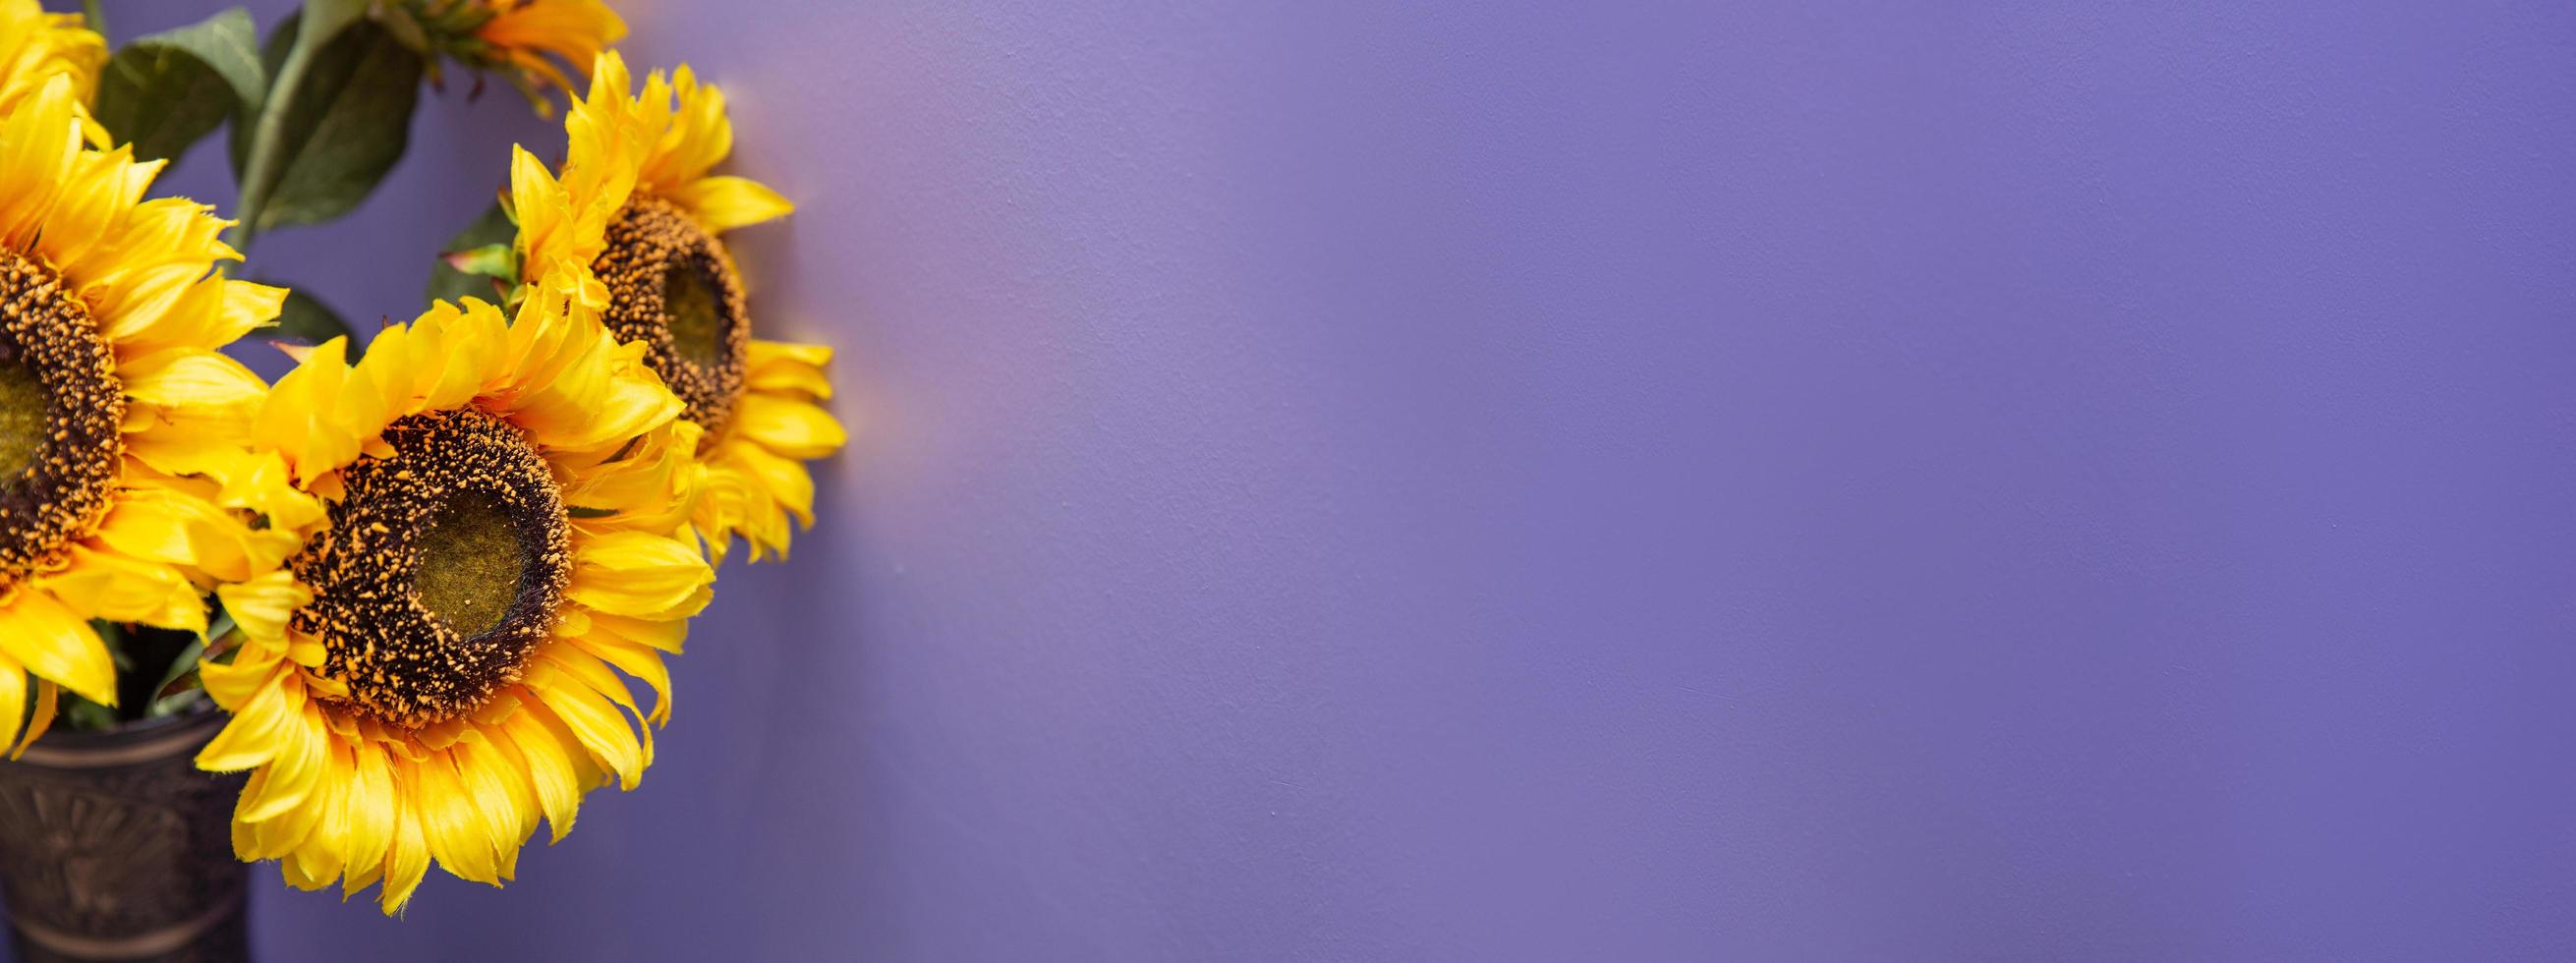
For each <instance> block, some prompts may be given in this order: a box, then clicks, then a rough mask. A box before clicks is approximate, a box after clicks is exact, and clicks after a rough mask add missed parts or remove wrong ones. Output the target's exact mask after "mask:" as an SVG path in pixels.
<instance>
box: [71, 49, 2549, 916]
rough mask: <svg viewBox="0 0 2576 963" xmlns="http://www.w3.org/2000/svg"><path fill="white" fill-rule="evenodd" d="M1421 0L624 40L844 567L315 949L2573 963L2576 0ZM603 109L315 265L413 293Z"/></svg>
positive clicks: (494, 110) (348, 287)
mask: <svg viewBox="0 0 2576 963" xmlns="http://www.w3.org/2000/svg"><path fill="white" fill-rule="evenodd" d="M111 6H113V7H116V8H119V10H120V16H122V17H123V18H124V19H126V20H131V21H134V22H135V25H136V26H137V27H140V26H141V25H142V22H143V21H145V20H147V19H151V20H178V19H185V18H187V17H190V16H193V15H194V14H195V13H196V12H198V11H200V10H203V9H212V8H213V7H214V6H216V4H214V3H211V2H195V0H191V2H188V3H175V2H174V3H167V4H159V5H148V4H147V5H138V4H133V3H118V4H112V5H111ZM255 6H257V7H261V8H265V9H268V10H275V9H280V8H282V7H284V6H285V4H284V3H281V2H276V0H269V2H265V3H262V4H256V5H255ZM1088 6H1105V8H1106V9H1099V10H1089V11H1082V10H1076V9H1074V8H1076V7H1088ZM1393 6H1400V5H1392V4H1373V5H1360V4H1324V5H1320V6H1318V5H1310V4H1284V3H1282V4H1233V5H1209V4H1201V3H1191V2H1148V0H1128V2H1116V3H1110V4H1105V5H1077V4H1060V3H1050V2H1034V0H1018V2H976V3H953V4H911V5H895V4H877V3H837V2H823V0H802V2H774V3H768V4H758V5H741V4H715V3H683V2H679V0H657V2H653V3H638V4H633V5H631V9H632V11H633V12H632V20H633V22H634V25H635V32H636V37H635V40H634V42H633V43H632V44H631V45H630V46H629V55H630V57H632V58H633V59H635V60H637V61H640V62H642V63H645V64H667V63H671V62H673V61H674V60H675V59H676V58H678V57H681V56H686V57H688V58H690V59H691V60H693V61H694V62H695V63H697V64H698V65H699V66H700V67H701V68H702V69H703V70H704V71H705V72H706V73H707V74H709V75H711V76H712V77H714V78H715V79H717V80H719V81H722V82H724V83H726V84H728V85H729V90H730V92H731V93H732V94H733V96H734V103H735V111H734V113H735V118H736V120H737V121H738V123H739V125H740V128H741V132H742V137H741V143H742V145H743V150H742V151H741V155H742V156H741V162H740V164H739V165H738V169H739V170H741V171H743V172H745V173H749V174H753V175H756V176H759V177H761V178H763V179H766V180H768V181H769V182H771V183H773V184H775V185H777V186H779V187H780V188H781V189H783V190H784V191H785V192H786V193H787V194H788V195H789V196H791V197H794V198H796V199H797V200H798V201H799V202H800V203H801V204H802V205H803V210H802V211H801V213H799V214H798V215H797V216H796V217H795V218H794V219H793V220H792V221H791V222H789V223H788V224H786V225H785V226H782V227H774V228H759V229H754V230H752V231H750V232H747V233H746V234H744V235H742V236H741V239H740V244H739V251H740V254H741V256H742V258H743V260H744V262H745V263H746V264H747V265H748V267H749V269H750V271H751V272H752V274H753V276H754V281H755V283H756V284H757V285H758V293H757V295H756V301H755V305H756V308H757V310H758V312H759V313H760V315H761V317H762V324H764V325H765V326H766V327H767V329H768V330H769V331H770V332H771V333H773V334H776V335H782V336H793V337H800V338H811V339H817V340H823V341H828V342H831V343H833V344H836V345H838V346H839V347H840V348H841V350H842V352H843V355H842V359H843V360H842V363H841V367H840V378H841V382H842V384H843V385H845V386H846V389H847V393H846V395H845V396H844V398H843V400H842V402H841V411H842V413H843V415H844V417H845V418H847V419H848V420H849V421H850V422H851V423H852V424H853V425H854V426H855V428H856V437H857V441H856V442H855V443H854V445H853V446H852V448H851V450H850V452H849V453H848V454H847V455H846V456H844V457H843V458H842V459H840V460H839V461H838V462H837V463H835V464H832V465H830V466H827V467H826V468H824V470H823V471H822V474H821V484H822V490H823V495H822V502H823V509H824V511H825V512H826V513H827V519H828V520H827V522H826V525H825V527H824V528H823V529H822V530H820V531H818V532H816V533H814V534H812V535H810V536H808V537H807V538H806V539H805V540H804V541H802V542H800V543H799V551H798V554H797V557H796V559H795V562H794V563H793V564H792V565H789V566H784V567H775V568H753V569H745V568H741V567H739V566H737V567H735V568H733V569H730V570H728V571H727V572H726V573H725V578H724V581H723V583H722V584H721V586H720V592H719V598H718V602H717V604H716V607H715V608H714V609H713V610H712V611H711V612H710V614H709V615H708V616H707V617H706V619H705V620H704V623H703V625H702V626H701V628H700V629H699V631H698V634H697V636H696V638H695V640H694V643H693V646H692V649H691V653H692V654H691V655H690V656H688V657H687V658H685V659H683V660H682V662H681V664H680V665H679V671H680V673H681V674H680V676H679V686H680V691H679V694H678V699H679V702H678V715H677V719H676V722H675V725H673V727H672V728H671V729H669V730H668V734H667V737H666V741H664V742H663V744H662V745H663V751H662V755H661V761H660V763H659V765H658V766H657V767H656V768H655V769H654V770H653V772H652V774H651V776H650V778H648V779H647V780H646V782H645V786H644V789H643V790H642V791H640V792H637V793H633V794H629V795H626V796H623V797H619V796H614V795H609V796H601V797H595V799H594V804H593V806H592V807H591V808H589V809H587V810H585V812H584V818H583V821H582V826H581V829H580V830H579V831H578V832H576V833H575V834H574V835H573V836H572V838H571V839H570V840H569V841H567V842H566V843H564V844H563V845H560V846H556V847H553V848H552V849H550V850H541V851H537V852H532V853H530V854H529V855H528V856H527V858H525V859H524V860H523V861H522V863H521V873H522V877H523V878H522V881H521V882H519V883H518V884H516V885H514V886H513V887H512V888H511V889H509V890H508V891H505V892H492V891H488V890H484V889H481V888H479V887H475V886H472V885H469V884H462V883H458V882H456V881H454V880H452V879H447V878H445V877H440V878H438V879H436V880H434V881H433V882H432V883H431V884H430V885H429V886H428V887H426V888H425V889H424V890H423V891H422V893H421V895H420V897H419V898H418V900H417V901H415V903H414V904H413V907H412V909H411V912H410V916H409V918H408V919H407V920H403V921H400V922H390V921H384V920H380V919H378V918H377V917H376V914H375V913H374V911H373V910H372V909H371V908H370V907H368V906H365V905H362V904H352V905H347V906H343V905H341V904H340V903H339V902H338V900H337V899H336V897H331V896H321V895H306V894H297V893H293V892H291V891H289V890H286V889H285V888H284V887H283V886H280V885H276V884H274V883H270V884H268V885H267V886H266V887H265V888H264V889H263V890H262V892H261V893H260V901H259V903H258V905H257V914H258V920H259V935H260V939H261V942H262V944H263V946H264V947H265V948H266V949H267V950H268V951H269V952H270V954H271V955H272V957H273V958H275V959H279V960H303V959H316V960H319V959H356V958H366V959H384V960H452V959H473V958H490V959H541V958H553V959H619V960H636V961H640V960H702V959H745V960H753V959H758V960H768V959H827V958H865V959H884V960H958V961H969V960H971V961H1005V960H1012V961H1016V960H1040V959H1044V960H1122V961H1123V960H1213V959H1229V960H1237V959H1239V960H1571V959H1602V960H1631V959H1633V960H1704V959H1720V958H1751V959H1783V960H1787V959H1799V960H1806V959H1853V960H1874V959H1961V960H1991V959H2211V960H2215V959H2237V960H2309V959H2313V960H2326V959H2425V960H2432V959H2540V958H2561V959H2563V958H2566V957H2567V956H2568V955H2569V954H2570V953H2571V952H2576V948H2571V944H2576V914H2571V913H2570V911H2569V909H2568V907H2569V906H2570V905H2571V901H2576V869H2571V866H2576V818H2571V816H2570V815H2569V814H2570V813H2571V812H2576V779H2571V778H2570V776H2569V775H2568V773H2569V772H2570V770H2571V767H2570V766H2569V757H2570V753H2571V750H2576V719H2571V712H2570V709H2569V705H2570V698H2569V697H2570V690H2571V688H2576V648H2571V646H2570V645H2569V644H2568V642H2569V640H2570V638H2571V637H2576V497H2571V492H2576V391H2571V388H2570V385H2571V384H2576V243H2571V242H2576V228H2571V224H2576V221H2571V216H2576V134H2571V132H2570V131H2571V127H2570V122H2571V121H2576V108H2571V107H2570V104H2571V100H2570V98H2569V96H2568V95H2569V91H2570V90H2571V85H2576V56H2571V51H2576V8H2570V7H2568V6H2567V5H2565V4H2560V3H2479V2H2470V3H2454V4H2429V3H2427V4H2359V5H2355V4H2346V3H2313V4H2287V3H2243V2H2237V0H2212V2H2203V3H2178V4H2133V3H2119V4H2113V3H2102V4H1982V5H1978V6H1979V7H1980V8H1981V9H1976V10H1968V9H1963V7H1964V6H1965V5H1955V4H1914V3H1900V2H1893V0H1862V2H1853V3H1845V4H1840V5H1817V4H1808V3H1729V4H1711V3H1705V2H1698V3H1672V4H1664V5H1661V9H1653V7H1654V6H1655V5H1651V4H1628V5H1619V6H1625V7H1629V8H1631V9H1628V10H1626V11H1623V12H1616V13H1581V12H1574V9H1575V8H1578V7H1581V6H1584V5H1577V4H1538V3H1489V4H1472V5H1470V4H1452V5H1443V6H1442V7H1434V6H1432V5H1404V6H1410V7H1411V9H1409V10H1393V11H1391V10H1386V9H1370V8H1373V7H1374V8H1384V7H1393ZM1828 7H1839V9H1828ZM126 8H133V9H126ZM2143 8H2157V9H2143ZM262 19H263V21H265V20H267V19H268V15H267V14H265V13H264V14H263V16H262ZM120 32H127V31H125V30H123V29H121V30H120ZM545 129H546V128H545V126H544V125H542V124H539V123H537V122H535V121H533V120H531V119H529V118H527V117H526V116H525V114H524V111H523V110H522V109H521V108H520V107H518V106H517V105H516V104H515V103H514V102H513V101H512V99H511V98H510V97H509V96H508V95H507V94H506V93H502V94H500V95H498V96H493V97H490V98H487V99H486V100H485V101H484V102H483V103H481V104H479V105H475V106H473V107H471V108H468V107H466V106H465V105H463V104H461V103H458V102H457V98H454V97H451V98H449V99H448V100H447V101H445V102H438V103H433V104H431V105H429V107H428V109H426V110H425V111H424V113H423V116H422V117H421V118H420V121H419V124H418V141H419V146H418V148H417V151H418V153H416V155H415V156H414V157H413V159H411V160H410V161H408V162H407V163H406V165H405V166H404V167H403V169H401V170H400V171H399V172H398V173H397V175H396V180H395V182H394V186H393V189H392V190H391V192H390V193H388V194H387V195H385V196H383V197H380V198H379V199H378V200H377V201H376V202H374V203H373V204H371V205H370V206H369V207H368V208H367V209H366V210H365V211H364V212H363V213H362V214H361V215H360V216H359V217H358V218H357V219H356V220H355V221H354V222H353V223H352V224H351V225H350V226H349V228H348V229H346V230H343V231H339V232H333V233H328V234H325V233H319V232H313V231H304V232H300V233H296V234H281V235H278V236H277V237H276V238H275V239H274V242H273V243H269V244H264V245H263V246H262V249H261V251H260V254H261V255H262V259H263V260H264V261H267V262H269V263H271V264H285V265H290V266H291V267H290V268H281V269H279V270H281V271H285V272H286V273H287V276H290V277H297V278H305V279H311V280H312V281H313V282H314V286H315V287H316V288H317V289H318V290H320V291H321V292H322V293H323V294H324V295H325V296H326V297H327V298H329V299H330V300H332V301H334V302H335V303H337V304H339V305H340V306H341V307H342V308H344V309H346V310H348V311H350V312H351V313H353V314H367V315H374V314H397V315H400V314H406V313H408V312H409V311H410V310H412V309H413V308H414V307H416V302H415V300H414V299H415V297H416V295H415V292H416V291H417V290H418V287H419V282H420V279H421V276H422V270H423V264H424V263H425V258H426V256H427V254H428V253H429V252H430V251H431V250H432V249H433V248H434V247H435V246H436V243H437V241H439V240H440V239H442V238H443V237H444V236H445V235H446V234H447V232H449V231H450V230H451V229H453V228H454V227H455V226H457V225H458V224H459V223H461V222H462V221H463V220H464V219H465V218H467V217H469V216H470V215H471V214H472V213H473V209H474V207H475V206H476V205H478V204H479V203H480V199H481V198H484V197H487V196H489V192H490V191H491V189H492V188H493V187H495V186H496V185H497V184H498V182H499V179H500V176H501V171H502V164H503V159H504V156H505V155H504V147H505V144H506V142H507V140H509V139H511V138H514V137H525V138H531V139H537V140H542V139H543V138H545V137H546V135H545V134H544V131H545ZM191 165H192V166H193V167H194V168H195V169H194V170H192V171H188V172H186V175H185V177H184V181H185V183H188V184H193V185H200V189H204V190H208V191H211V192H213V193H212V194H211V195H210V196H222V195H223V194H224V193H226V192H223V191H221V189H220V188H219V187H205V186H204V185H219V184H220V183H221V181H220V178H219V171H217V170H216V168H218V167H220V161H219V160H217V159H215V158H214V157H212V156H205V157H200V158H197V159H196V160H194V161H192V162H191ZM264 878H267V877H265V876H264Z"/></svg>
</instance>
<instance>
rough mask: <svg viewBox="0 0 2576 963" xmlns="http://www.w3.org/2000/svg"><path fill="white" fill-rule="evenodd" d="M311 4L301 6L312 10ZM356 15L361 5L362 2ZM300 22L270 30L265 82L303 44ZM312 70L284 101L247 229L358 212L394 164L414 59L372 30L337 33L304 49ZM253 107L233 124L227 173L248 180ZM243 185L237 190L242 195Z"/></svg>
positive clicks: (406, 134) (413, 95)
mask: <svg viewBox="0 0 2576 963" xmlns="http://www.w3.org/2000/svg"><path fill="white" fill-rule="evenodd" d="M314 6H316V4H307V7H306V8H307V10H308V11H310V10H311V9H312V8H313V7H314ZM360 7H361V9H363V7H364V4H360ZM299 19H300V18H289V19H288V20H286V21H285V22H283V23H280V24H278V27H277V30H276V31H275V32H274V33H272V34H271V35H270V36H269V39H268V47H267V51H266V55H265V59H266V62H267V63H268V65H269V73H270V76H277V75H278V73H279V69H280V67H281V65H282V64H283V63H284V61H285V60H286V58H287V57H288V56H290V55H291V54H293V52H294V48H295V46H296V45H297V44H299V43H302V42H303V40H302V37H301V28H300V25H299ZM310 56H311V58H312V59H311V63H310V64H309V65H308V66H307V67H306V68H305V71H304V75H303V77H302V78H301V80H300V82H299V83H296V84H295V85H294V87H295V89H294V91H293V92H292V94H291V96H292V97H293V98H294V99H293V100H290V101H287V102H286V109H285V113H284V114H282V115H281V116H280V123H279V126H278V144H277V151H278V153H277V162H276V163H275V165H274V166H273V168H272V170H273V171H274V173H273V174H272V175H271V182H270V184H269V185H268V194H267V203H266V205H265V206H264V207H262V208H261V210H260V212H259V223H258V224H254V225H251V228H252V230H254V231H258V232H265V231H267V230H269V229H271V228H274V227H279V226H282V225H288V224H318V223H321V222H323V221H328V220H331V219H333V218H337V217H339V216H341V215H343V214H347V213H349V212H350V211H351V210H354V209H356V208H357V206H358V204H359V203H360V202H362V201H365V200H366V199H367V195H368V194H369V193H371V192H373V191H374V190H375V189H376V185H377V184H379V183H381V182H383V180H384V178H385V174H387V173H388V172H390V171H392V170H393V167H394V163H395V162H396V161H399V160H401V159H402V154H403V147H404V145H405V143H406V142H407V141H408V139H409V138H410V136H411V114H412V108H413V107H414V106H415V105H417V104H418V103H419V101H420V78H421V69H422V61H421V58H420V55H419V54H416V53H413V52H412V51H411V49H410V48H407V47H405V46H403V45H402V43H401V42H399V41H397V40H395V39H394V38H393V35H392V34H389V33H386V32H385V30H384V29H383V28H381V27H378V26H376V25H375V24H374V23H372V22H366V21H360V22H356V23H351V24H348V25H346V26H345V28H344V29H341V30H339V31H338V36H336V37H334V38H333V39H331V40H330V41H329V42H327V43H325V44H324V45H323V46H322V47H321V48H320V49H318V50H315V51H312V52H311V54H310ZM258 113H259V109H258V107H257V106H256V105H253V106H252V108H251V109H249V110H246V111H244V112H243V113H242V114H240V115H237V117H236V119H235V121H234V123H233V137H232V155H233V172H234V174H235V176H237V177H248V176H249V175H250V172H249V171H248V169H247V168H248V167H249V153H250V141H251V138H252V136H253V133H254V131H255V128H256V118H257V116H258ZM250 189H251V185H249V184H243V185H242V190H243V192H244V193H245V195H247V194H248V192H249V191H250Z"/></svg>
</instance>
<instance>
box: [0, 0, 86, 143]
mask: <svg viewBox="0 0 2576 963" xmlns="http://www.w3.org/2000/svg"><path fill="white" fill-rule="evenodd" d="M106 65H107V40H106V38H104V37H100V36H99V35H98V34H96V33H94V32H91V31H90V29H89V28H88V27H84V26H82V25H81V16H80V14H77V13H46V12H45V10H44V8H43V7H39V6H37V5H36V0H0V114H8V113H11V112H13V111H15V110H17V109H18V105H19V103H20V102H22V101H25V100H26V99H28V98H30V97H33V96H35V95H36V93H37V92H38V91H40V90H42V89H43V88H44V85H45V79H46V78H48V77H55V76H61V77H68V78H70V79H71V83H72V102H73V109H74V110H76V111H78V112H79V113H80V116H81V119H82V120H84V121H87V120H89V107H88V105H89V103H90V100H91V98H92V97H94V96H95V95H96V94H97V93H98V71H99V68H101V67H104V66H106ZM88 131H89V136H90V138H91V142H92V143H94V144H96V145H97V146H100V147H106V146H108V145H107V141H106V136H105V133H106V132H105V131H102V130H100V129H99V128H97V127H96V126H95V125H93V126H91V127H90V128H89V129H88Z"/></svg>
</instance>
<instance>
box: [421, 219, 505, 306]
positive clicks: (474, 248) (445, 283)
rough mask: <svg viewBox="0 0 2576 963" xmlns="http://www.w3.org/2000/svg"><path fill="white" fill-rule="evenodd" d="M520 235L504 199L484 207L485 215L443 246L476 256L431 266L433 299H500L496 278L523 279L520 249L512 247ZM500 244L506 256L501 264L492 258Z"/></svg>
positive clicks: (445, 261) (448, 260) (456, 251)
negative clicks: (512, 221)
mask: <svg viewBox="0 0 2576 963" xmlns="http://www.w3.org/2000/svg"><path fill="white" fill-rule="evenodd" d="M518 237H519V228H518V225H515V224H512V223H510V212H509V211H506V210H503V209H502V207H501V204H500V202H498V201H495V202H493V204H492V206H490V207H487V208H484V209H483V216H481V217H478V218H475V219H474V223H472V224H468V225H466V226H465V229H464V230H462V231H458V232H457V233H456V236H455V237H452V238H448V239H447V246H446V247H444V248H441V249H440V250H444V251H447V252H450V254H451V255H454V254H472V255H475V256H474V257H471V258H468V259H467V260H466V261H465V262H464V263H463V264H459V263H458V262H457V261H456V260H455V259H454V258H453V257H443V258H440V259H438V263H437V264H436V265H434V266H432V267H431V268H430V269H429V300H431V301H454V300H456V299H458V298H481V299H483V300H486V301H491V300H494V299H496V298H497V297H498V294H497V293H496V292H494V291H493V290H492V279H493V278H496V277H497V278H500V279H501V280H502V281H503V282H504V283H515V282H516V281H518V280H519V276H518V275H519V267H518V263H517V257H516V255H517V252H516V251H514V250H512V249H511V248H510V244H511V242H513V241H516V240H517V239H518ZM496 246H497V247H499V248H501V250H500V251H499V252H498V253H499V254H501V255H503V256H504V257H505V258H506V260H505V261H503V262H501V263H498V264H496V263H494V262H493V261H492V260H491V259H490V257H489V255H491V254H493V253H495V252H493V251H492V250H491V249H492V248H493V247H496Z"/></svg>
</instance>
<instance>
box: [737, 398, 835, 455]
mask: <svg viewBox="0 0 2576 963" xmlns="http://www.w3.org/2000/svg"><path fill="white" fill-rule="evenodd" d="M729 430H731V431H733V432H735V433H737V434H740V435H742V436H743V437H746V438H750V439H751V440H753V441H757V442H759V443H760V444H761V447H764V448H767V449H769V450H770V451H772V452H775V453H777V454H779V455H781V456H784V457H788V458H794V459H797V460H799V461H803V460H808V459H814V458H821V457H824V456H826V455H829V454H831V453H833V452H836V451H839V450H841V446H842V445H844V444H847V443H848V442H849V435H848V434H846V433H844V432H843V431H842V430H841V423H840V422H838V421H835V420H833V418H832V415H831V413H830V412H827V411H824V410H823V409H822V407H821V406H819V405H815V404H813V403H811V402H806V401H798V400H796V399H793V398H787V397H783V396H779V395H769V394H750V395H744V396H743V397H742V399H741V400H740V401H738V402H736V403H735V405H734V415H733V422H732V424H731V425H730V426H729Z"/></svg>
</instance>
